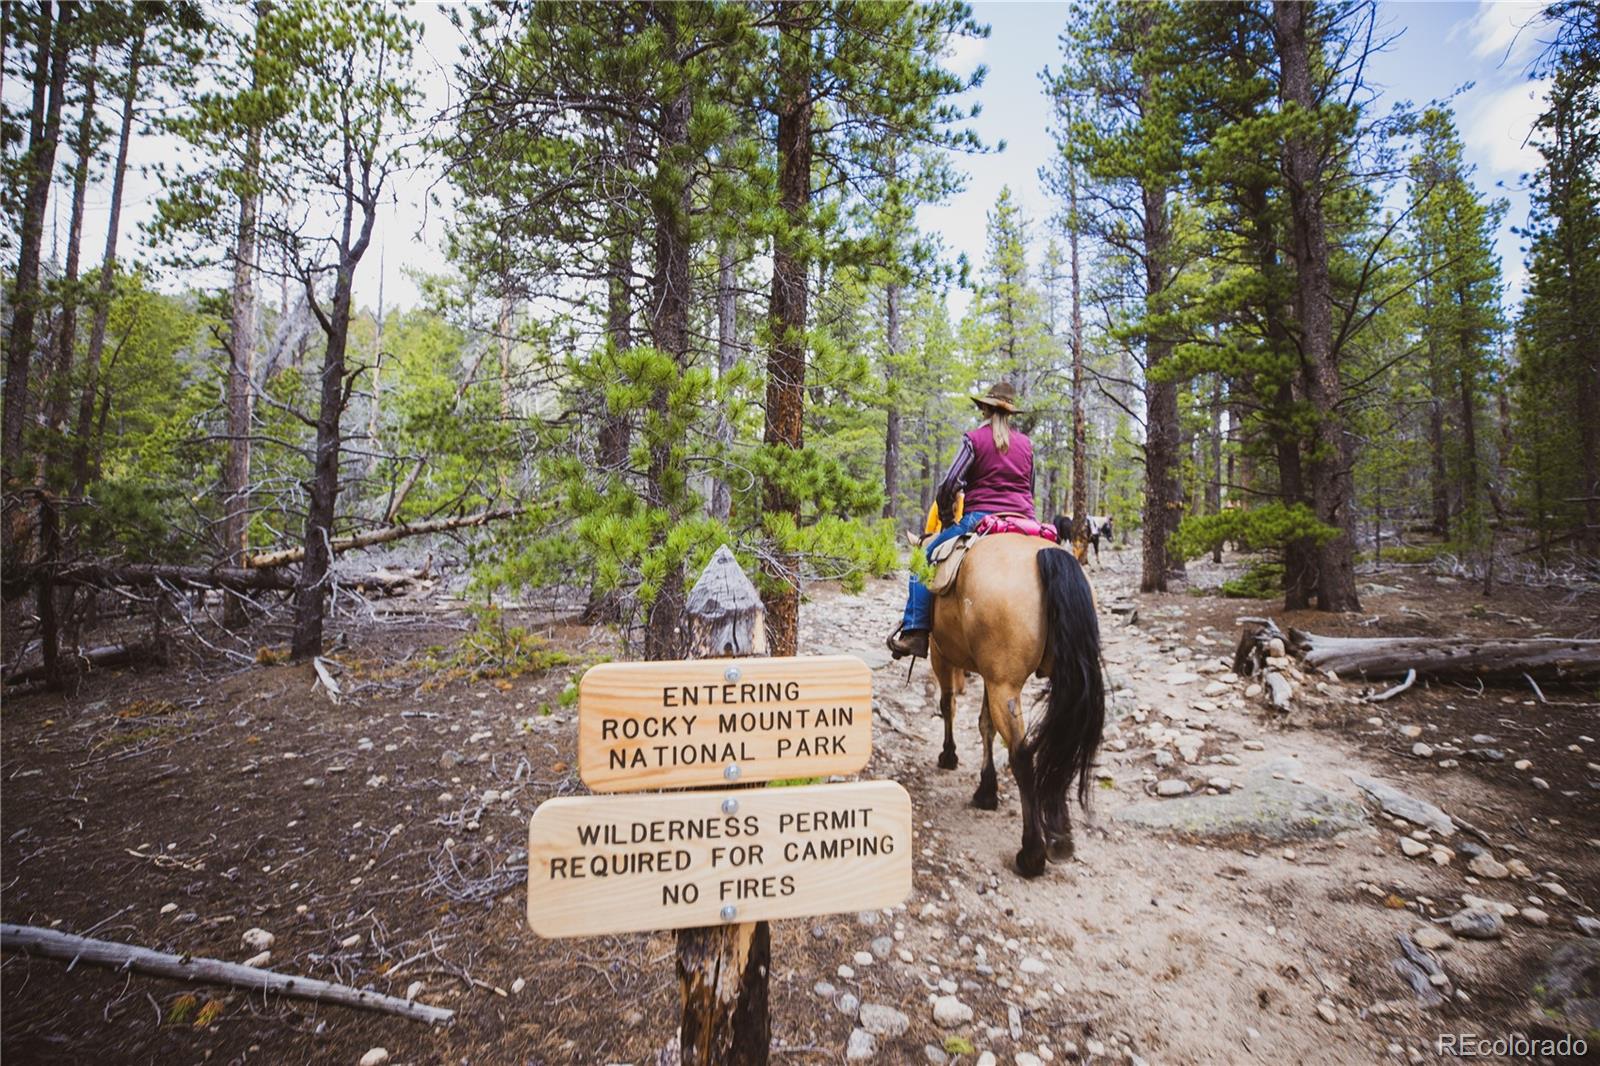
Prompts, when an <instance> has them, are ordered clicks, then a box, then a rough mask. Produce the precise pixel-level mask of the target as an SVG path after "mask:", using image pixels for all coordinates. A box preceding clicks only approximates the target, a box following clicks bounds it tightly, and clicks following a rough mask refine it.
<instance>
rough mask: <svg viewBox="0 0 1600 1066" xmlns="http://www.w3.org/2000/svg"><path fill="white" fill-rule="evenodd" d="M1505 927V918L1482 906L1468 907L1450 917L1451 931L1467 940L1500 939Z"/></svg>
mask: <svg viewBox="0 0 1600 1066" xmlns="http://www.w3.org/2000/svg"><path fill="white" fill-rule="evenodd" d="M1505 929H1506V923H1505V919H1503V918H1501V917H1500V915H1498V914H1496V913H1495V912H1493V911H1488V910H1484V909H1483V908H1482V907H1468V908H1466V909H1465V910H1461V911H1457V912H1456V913H1455V914H1454V915H1452V916H1451V918H1450V931H1451V932H1453V933H1455V934H1456V936H1459V937H1464V938H1466V939H1467V940H1498V939H1500V935H1501V934H1502V933H1504V932H1505Z"/></svg>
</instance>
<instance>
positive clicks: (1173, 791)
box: [1156, 778, 1189, 796]
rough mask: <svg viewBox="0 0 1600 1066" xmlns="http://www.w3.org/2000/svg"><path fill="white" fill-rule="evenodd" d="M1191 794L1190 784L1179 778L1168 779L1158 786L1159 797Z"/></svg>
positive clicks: (1157, 793)
mask: <svg viewBox="0 0 1600 1066" xmlns="http://www.w3.org/2000/svg"><path fill="white" fill-rule="evenodd" d="M1188 794H1189V782H1187V781H1183V780H1179V779H1178V778H1168V779H1167V780H1165V781H1162V782H1160V783H1158V784H1157V785H1156V795H1158V796H1186V795H1188Z"/></svg>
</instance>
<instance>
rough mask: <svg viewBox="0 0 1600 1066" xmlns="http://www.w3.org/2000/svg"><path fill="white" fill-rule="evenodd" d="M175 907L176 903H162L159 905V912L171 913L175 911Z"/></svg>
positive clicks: (176, 906)
mask: <svg viewBox="0 0 1600 1066" xmlns="http://www.w3.org/2000/svg"><path fill="white" fill-rule="evenodd" d="M177 909H178V905H177V904H176V903H164V904H162V906H161V913H162V914H171V913H172V912H173V911H175V910H177Z"/></svg>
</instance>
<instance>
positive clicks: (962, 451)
mask: <svg viewBox="0 0 1600 1066" xmlns="http://www.w3.org/2000/svg"><path fill="white" fill-rule="evenodd" d="M975 454H976V453H974V452H973V450H972V441H970V440H968V439H967V437H966V434H962V436H961V447H960V448H958V449H957V450H956V457H955V459H954V460H953V461H952V462H951V463H950V469H949V470H946V471H945V474H944V480H942V481H940V482H939V491H938V493H937V500H938V504H939V521H940V523H942V524H943V525H946V526H950V525H954V524H955V520H956V519H955V514H956V497H957V496H958V495H960V494H961V492H962V491H963V490H964V489H965V488H966V487H967V471H968V470H969V469H971V467H972V460H973V457H974V455H975Z"/></svg>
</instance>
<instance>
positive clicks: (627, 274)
mask: <svg viewBox="0 0 1600 1066" xmlns="http://www.w3.org/2000/svg"><path fill="white" fill-rule="evenodd" d="M607 273H608V274H609V275H610V277H609V278H608V279H607V282H606V340H607V342H608V344H609V345H610V347H611V350H612V351H613V352H614V353H616V354H618V355H620V354H621V353H623V352H625V351H627V350H628V349H629V348H631V347H633V296H632V288H633V287H632V283H631V277H632V273H633V235H632V234H631V233H619V234H617V235H616V236H614V237H612V238H611V246H610V250H609V253H608V261H607ZM632 429H633V427H632V426H631V425H630V424H629V422H628V418H627V416H626V415H613V414H611V413H610V412H608V411H605V410H602V411H601V412H600V442H599V444H600V447H599V451H600V465H601V466H603V467H604V468H605V469H607V470H621V469H622V468H623V467H624V466H626V465H627V462H628V447H629V445H630V442H631V437H632Z"/></svg>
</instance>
